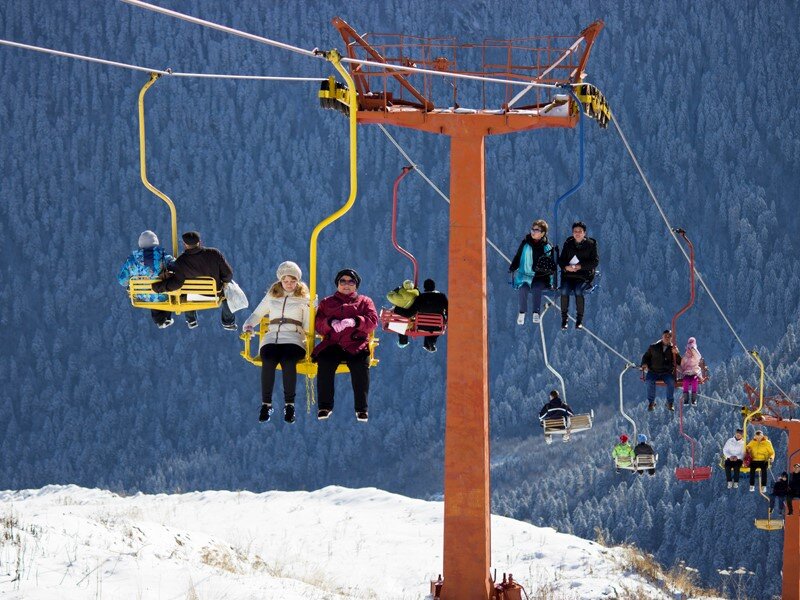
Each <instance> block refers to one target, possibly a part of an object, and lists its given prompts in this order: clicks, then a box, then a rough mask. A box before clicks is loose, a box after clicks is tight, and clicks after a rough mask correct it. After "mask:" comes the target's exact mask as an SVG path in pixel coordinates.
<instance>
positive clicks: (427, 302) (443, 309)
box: [412, 279, 447, 352]
mask: <svg viewBox="0 0 800 600" xmlns="http://www.w3.org/2000/svg"><path fill="white" fill-rule="evenodd" d="M422 289H423V290H424V291H423V292H422V293H421V294H420V295H419V296H418V297H417V299H416V300H415V301H414V305H413V306H412V309H413V310H414V311H415V312H416V313H417V314H420V313H422V314H427V315H441V316H442V319H444V323H447V296H446V295H445V294H444V292H440V291H438V290H437V289H436V282H435V281H434V280H433V279H426V280H425V281H424V282H422ZM417 331H436V329H435V328H434V327H432V326H427V325H419V324H418V325H417ZM438 337H439V336H438V335H426V336H425V339H424V341H423V342H422V347H423V348H425V350H427V351H428V352H436V340H437V338H438Z"/></svg>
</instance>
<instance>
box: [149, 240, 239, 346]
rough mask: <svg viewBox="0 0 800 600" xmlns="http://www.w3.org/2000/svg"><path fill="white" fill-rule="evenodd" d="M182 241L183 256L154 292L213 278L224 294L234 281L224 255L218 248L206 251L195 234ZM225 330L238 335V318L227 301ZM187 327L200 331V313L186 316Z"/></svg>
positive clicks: (173, 265) (224, 305)
mask: <svg viewBox="0 0 800 600" xmlns="http://www.w3.org/2000/svg"><path fill="white" fill-rule="evenodd" d="M181 238H182V239H183V245H184V248H185V249H184V252H183V254H181V255H180V256H179V257H178V258H177V259H175V262H174V263H173V264H172V266H171V267H170V272H169V275H168V277H166V278H165V279H164V280H163V281H159V282H157V283H154V284H153V291H156V292H174V291H175V290H178V289H180V288H181V286H182V285H183V284H184V282H185V281H186V280H187V279H195V278H197V277H211V278H213V279H214V281H216V283H217V289H218V290H220V293H221V292H222V286H223V284H226V283H229V282H230V281H231V280H232V279H233V269H231V266H230V265H229V264H228V261H226V260H225V257H224V256H223V255H222V252H220V251H219V250H217V249H216V248H204V247H202V246H201V245H200V234H199V233H198V232H196V231H187V232H186V233H184V234H183V235H182V236H181ZM221 316H222V327H223V328H225V329H227V330H229V331H236V316H235V315H234V314H233V313H232V312H231V310H230V308H228V301H227V300H223V301H222V315H221ZM186 324H187V325H188V326H189V329H194V328H195V327H197V312H196V311H189V312H187V313H186Z"/></svg>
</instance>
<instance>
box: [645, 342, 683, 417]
mask: <svg viewBox="0 0 800 600" xmlns="http://www.w3.org/2000/svg"><path fill="white" fill-rule="evenodd" d="M679 364H681V355H680V354H678V349H677V348H676V347H675V346H673V345H672V331H671V330H669V329H665V330H664V332H663V333H662V334H661V339H660V340H659V341H657V342H656V343H655V344H652V345H651V346H650V347H649V348H648V349H647V352H645V353H644V356H642V371H644V372H645V373H647V376H646V377H645V381H646V382H647V410H653V409H654V408H655V407H656V381H663V382H664V383H665V384H666V386H667V408H668V409H669V410H675V367H676V366H677V365H679Z"/></svg>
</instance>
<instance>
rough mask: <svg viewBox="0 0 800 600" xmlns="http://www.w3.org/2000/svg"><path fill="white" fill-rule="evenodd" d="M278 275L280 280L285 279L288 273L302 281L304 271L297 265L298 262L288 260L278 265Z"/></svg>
mask: <svg viewBox="0 0 800 600" xmlns="http://www.w3.org/2000/svg"><path fill="white" fill-rule="evenodd" d="M277 275H278V281H280V280H281V279H283V278H284V277H285V276H286V275H290V276H291V277H294V278H295V279H297V280H298V281H300V279H301V278H302V277H303V272H302V271H301V270H300V267H299V266H297V263H293V262H292V261H290V260H287V261H286V262H282V263H281V264H280V265H278V272H277Z"/></svg>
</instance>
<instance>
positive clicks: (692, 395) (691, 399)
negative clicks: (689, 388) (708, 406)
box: [689, 392, 697, 406]
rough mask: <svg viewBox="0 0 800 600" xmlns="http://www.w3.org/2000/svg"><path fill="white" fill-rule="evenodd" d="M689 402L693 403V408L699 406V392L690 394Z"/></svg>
mask: <svg viewBox="0 0 800 600" xmlns="http://www.w3.org/2000/svg"><path fill="white" fill-rule="evenodd" d="M689 401H690V402H691V403H692V406H697V392H690V393H689Z"/></svg>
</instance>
